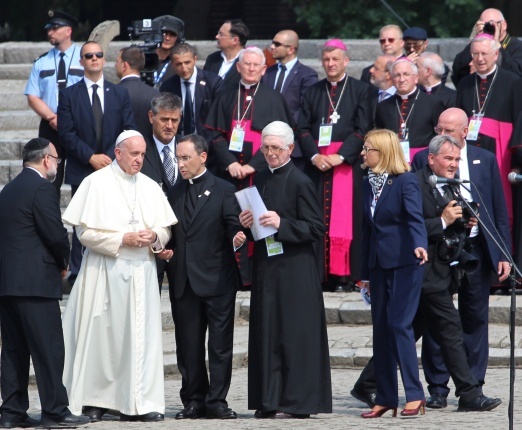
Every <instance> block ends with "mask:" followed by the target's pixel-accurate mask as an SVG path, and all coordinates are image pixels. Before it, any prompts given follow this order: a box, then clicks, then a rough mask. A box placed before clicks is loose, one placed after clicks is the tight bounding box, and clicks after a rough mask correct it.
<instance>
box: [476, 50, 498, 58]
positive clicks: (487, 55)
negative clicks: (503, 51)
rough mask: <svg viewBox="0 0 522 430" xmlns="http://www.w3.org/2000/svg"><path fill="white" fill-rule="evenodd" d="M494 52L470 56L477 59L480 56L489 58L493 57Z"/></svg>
mask: <svg viewBox="0 0 522 430" xmlns="http://www.w3.org/2000/svg"><path fill="white" fill-rule="evenodd" d="M495 52H496V51H495ZM495 52H472V53H471V56H472V57H473V58H479V57H480V56H482V57H484V58H486V57H489V56H490V55H493V54H494V53H495Z"/></svg>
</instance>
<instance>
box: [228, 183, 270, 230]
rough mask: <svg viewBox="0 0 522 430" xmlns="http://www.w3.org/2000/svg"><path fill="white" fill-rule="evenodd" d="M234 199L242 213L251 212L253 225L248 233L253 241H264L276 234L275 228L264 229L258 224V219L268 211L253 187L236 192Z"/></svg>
mask: <svg viewBox="0 0 522 430" xmlns="http://www.w3.org/2000/svg"><path fill="white" fill-rule="evenodd" d="M236 199H237V201H238V203H239V207H240V208H241V210H242V211H246V210H249V211H250V212H252V215H253V217H254V223H253V224H252V227H250V231H251V232H252V236H254V240H259V239H264V238H265V237H268V236H270V235H272V234H275V233H277V229H276V228H275V227H271V226H268V227H265V226H262V225H261V224H259V217H260V216H261V215H263V214H264V213H265V212H268V210H267V208H266V206H265V204H264V202H263V199H262V198H261V195H260V194H259V191H257V188H256V187H255V186H254V187H248V188H245V189H243V190H241V191H237V192H236Z"/></svg>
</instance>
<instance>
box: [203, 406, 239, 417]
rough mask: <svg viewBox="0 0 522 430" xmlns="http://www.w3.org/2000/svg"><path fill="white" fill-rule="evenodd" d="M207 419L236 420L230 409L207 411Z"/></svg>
mask: <svg viewBox="0 0 522 430" xmlns="http://www.w3.org/2000/svg"><path fill="white" fill-rule="evenodd" d="M207 418H208V419H215V420H234V419H236V418H237V414H236V413H235V412H234V411H233V410H232V409H230V408H225V407H224V406H223V407H221V408H215V409H207Z"/></svg>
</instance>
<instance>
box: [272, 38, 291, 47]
mask: <svg viewBox="0 0 522 430" xmlns="http://www.w3.org/2000/svg"><path fill="white" fill-rule="evenodd" d="M272 45H274V46H275V47H276V48H279V47H280V46H284V47H285V48H290V46H292V45H285V44H284V43H281V42H278V41H277V40H272Z"/></svg>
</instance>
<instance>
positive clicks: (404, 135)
mask: <svg viewBox="0 0 522 430" xmlns="http://www.w3.org/2000/svg"><path fill="white" fill-rule="evenodd" d="M409 132H410V129H409V128H407V127H406V124H405V123H404V122H403V123H402V124H401V129H400V130H399V139H403V140H408V134H409Z"/></svg>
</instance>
